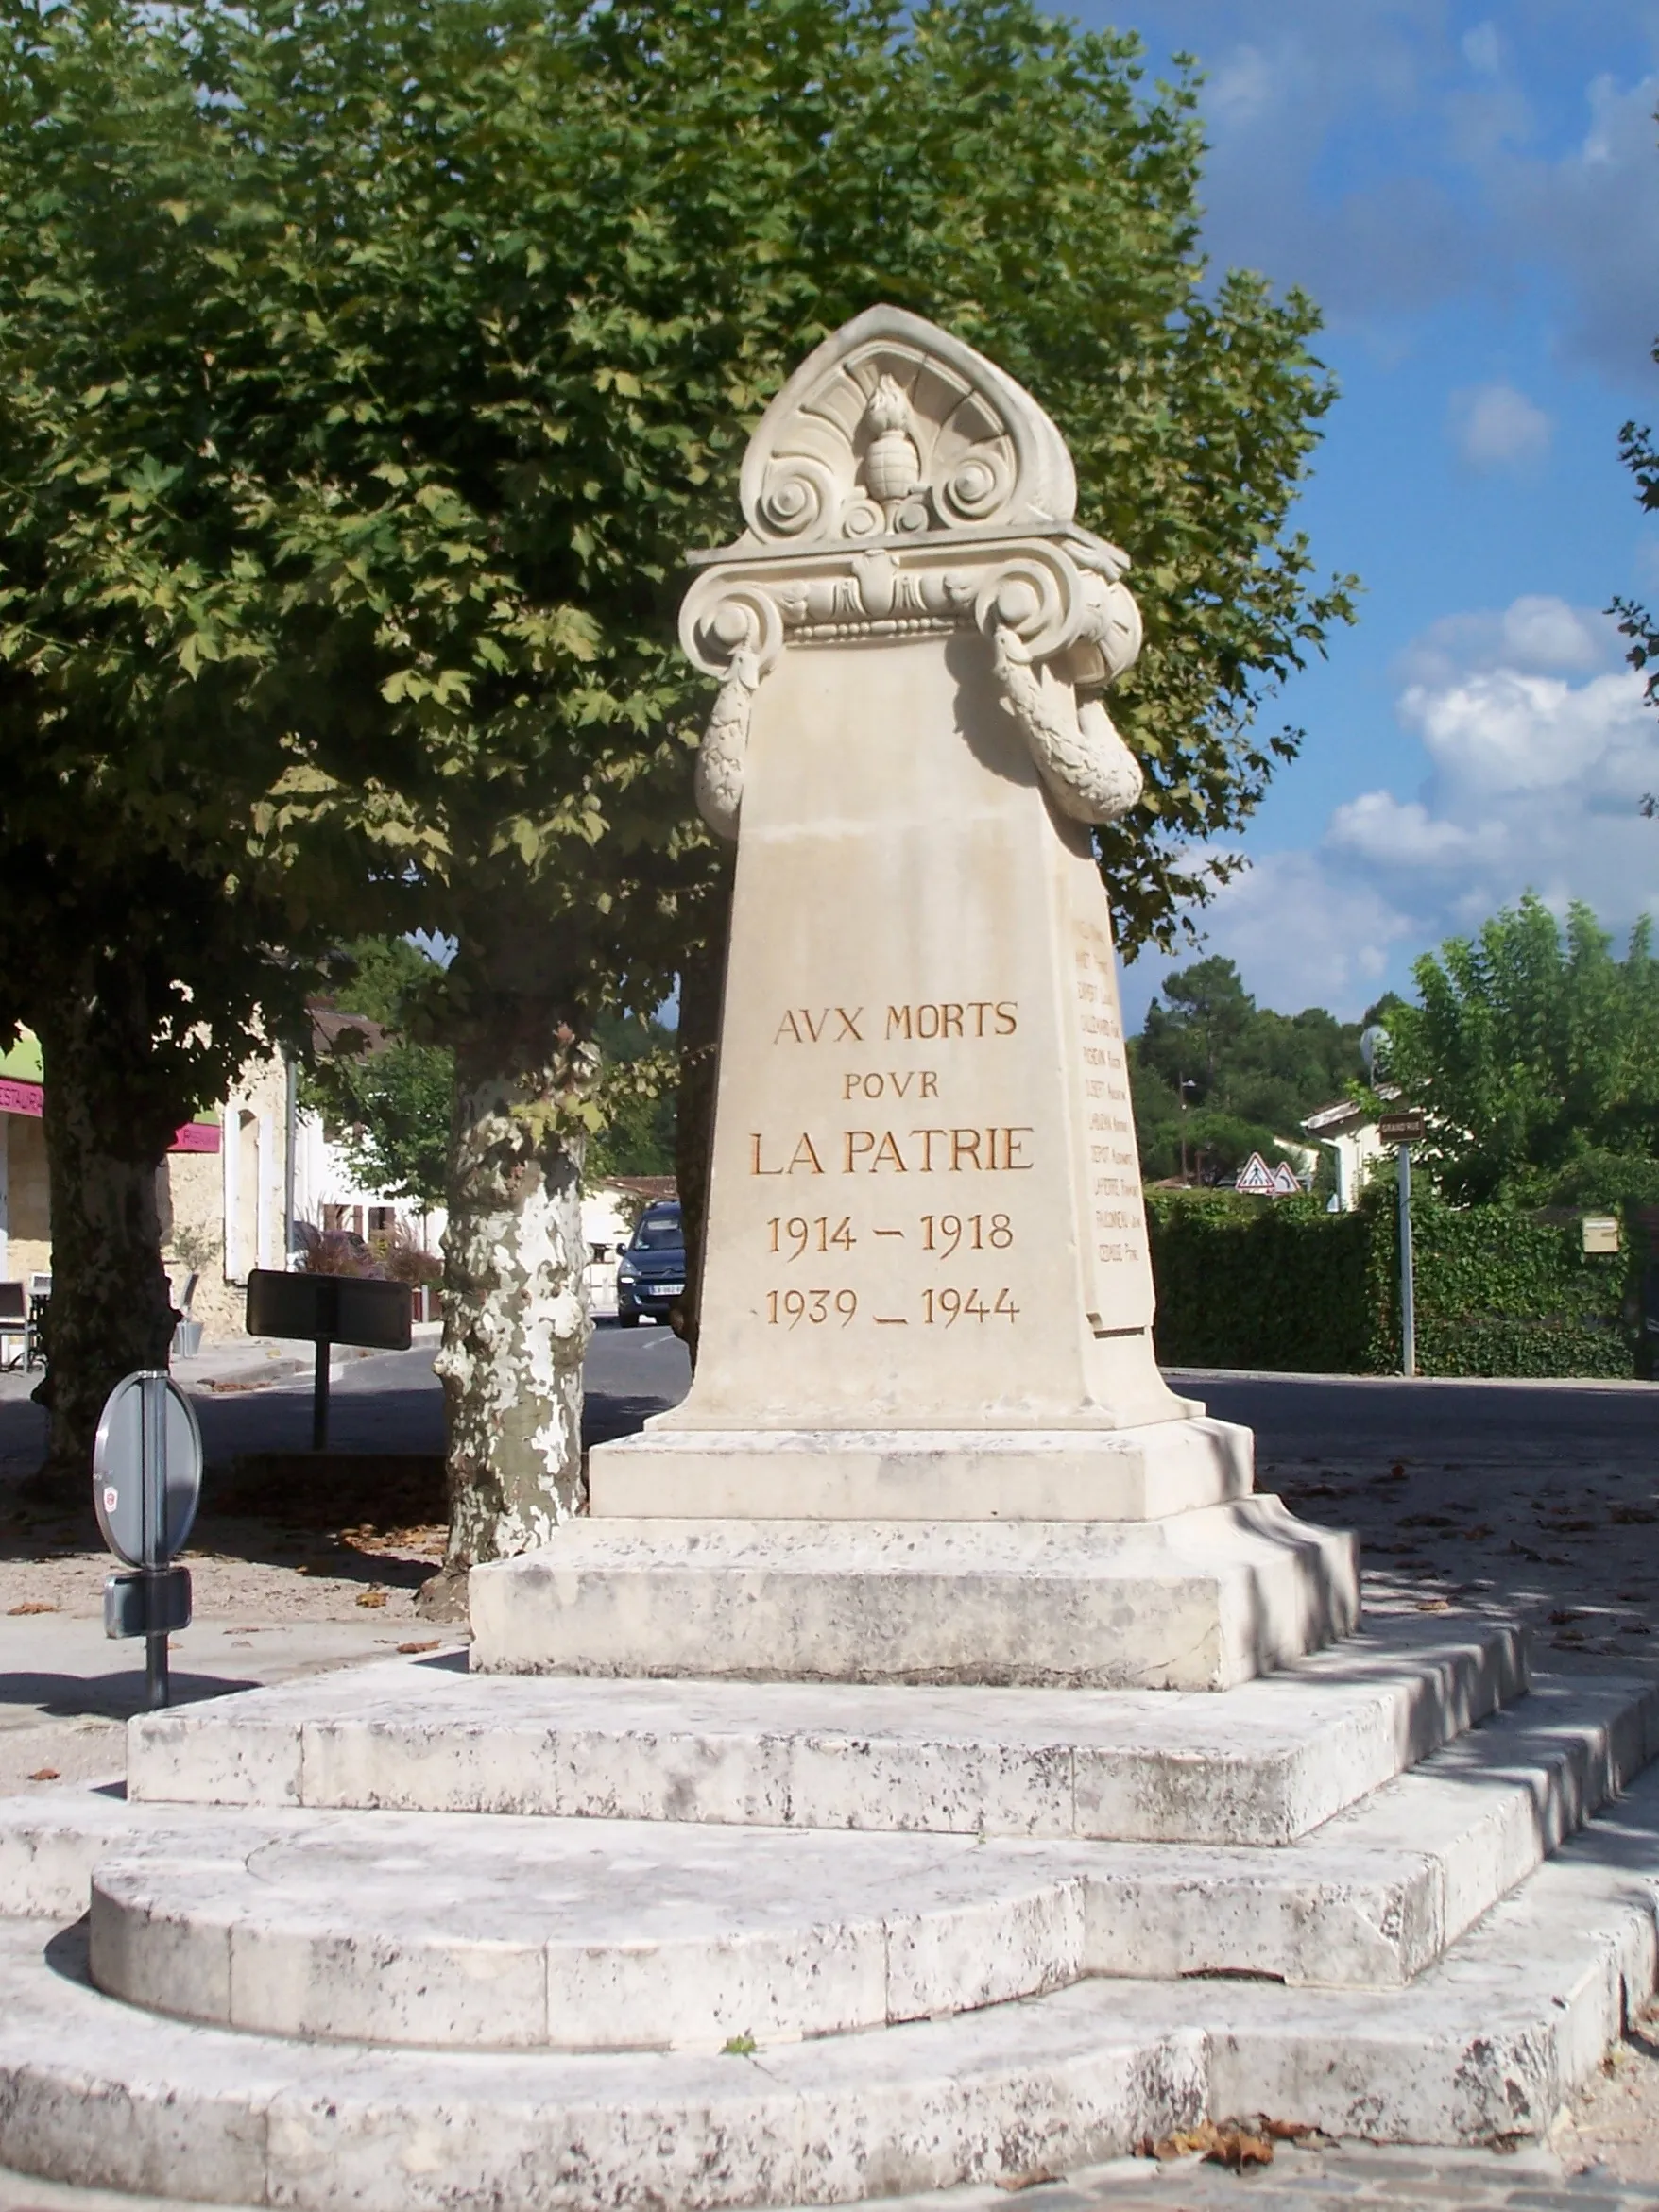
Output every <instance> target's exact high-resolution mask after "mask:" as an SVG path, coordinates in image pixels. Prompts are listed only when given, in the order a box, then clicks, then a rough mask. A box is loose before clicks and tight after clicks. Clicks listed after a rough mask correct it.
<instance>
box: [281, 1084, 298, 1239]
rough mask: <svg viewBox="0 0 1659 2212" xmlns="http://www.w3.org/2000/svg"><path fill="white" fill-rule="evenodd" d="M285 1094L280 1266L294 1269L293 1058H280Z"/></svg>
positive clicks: (295, 1114) (295, 1102)
mask: <svg viewBox="0 0 1659 2212" xmlns="http://www.w3.org/2000/svg"><path fill="white" fill-rule="evenodd" d="M282 1067H283V1072H284V1074H285V1076H286V1078H287V1090H286V1094H285V1096H284V1097H283V1100H282V1265H283V1267H284V1268H292V1267H293V1265H294V1140H295V1136H296V1134H297V1133H298V1131H299V1075H298V1073H297V1071H296V1069H295V1066H294V1055H293V1054H292V1053H291V1052H284V1053H283V1055H282Z"/></svg>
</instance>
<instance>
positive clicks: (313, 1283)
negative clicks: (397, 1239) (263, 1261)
mask: <svg viewBox="0 0 1659 2212" xmlns="http://www.w3.org/2000/svg"><path fill="white" fill-rule="evenodd" d="M414 1303H415V1301H414V1295H413V1293H412V1292H411V1290H410V1288H409V1285H407V1284H406V1283H377V1282H376V1281H374V1279H373V1278H372V1277H371V1276H366V1275H284V1274H282V1272H281V1271H280V1270H279V1269H277V1268H254V1270H253V1272H252V1273H251V1274H250V1275H249V1276H248V1335H249V1336H309V1337H311V1338H313V1339H314V1340H316V1341H325V1342H327V1343H330V1344H361V1345H363V1346H365V1347H366V1348H367V1349H368V1350H369V1351H373V1352H407V1351H408V1349H409V1346H410V1343H411V1341H412V1338H411V1336H410V1320H411V1316H412V1313H413V1310H414Z"/></svg>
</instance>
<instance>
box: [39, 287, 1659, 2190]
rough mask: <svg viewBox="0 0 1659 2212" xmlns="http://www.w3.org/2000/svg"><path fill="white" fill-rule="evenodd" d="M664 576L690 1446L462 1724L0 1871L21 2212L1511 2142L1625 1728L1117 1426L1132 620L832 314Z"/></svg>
mask: <svg viewBox="0 0 1659 2212" xmlns="http://www.w3.org/2000/svg"><path fill="white" fill-rule="evenodd" d="M741 493H742V505H743V529H742V532H741V535H740V536H738V537H737V538H736V540H735V542H734V543H732V544H731V545H730V546H728V547H727V548H725V549H723V550H721V551H720V552H717V553H703V554H697V555H694V556H693V568H694V574H693V582H692V584H691V587H690V589H689V591H688V594H687V597H686V601H685V606H684V616H683V633H682V634H683V638H684V642H685V648H686V651H687V652H688V654H689V655H691V657H692V658H693V661H694V662H695V663H696V664H697V666H698V667H700V668H701V669H703V670H704V671H706V672H708V673H709V674H710V677H712V678H715V679H717V681H718V695H717V698H716V701H715V704H714V706H713V710H712V713H711V716H710V723H709V729H708V735H707V738H706V740H705V742H704V745H703V749H702V753H701V756H700V759H699V763H698V798H699V803H700V805H701V807H702V808H703V811H704V813H705V815H706V817H707V818H708V820H709V822H710V825H712V826H713V827H714V828H715V829H716V830H717V831H718V832H719V833H720V834H721V835H723V836H725V837H727V838H732V839H735V841H736V846H737V858H736V890H735V904H734V910H733V920H732V930H731V940H730V949H729V957H728V964H727V984H726V996H725V1007H724V1017H723V1029H722V1042H721V1056H720V1079H719V1097H718V1106H717V1115H716V1127H715V1138H714V1157H713V1165H712V1177H711V1184H710V1208H709V1219H708V1247H707V1257H706V1265H705V1273H704V1283H703V1306H702V1312H703V1322H702V1344H701V1353H700V1358H699V1362H698V1369H697V1375H696V1380H695V1383H694V1386H693V1389H692V1392H691V1395H690V1396H689V1397H688V1399H687V1400H686V1401H685V1403H684V1404H682V1405H680V1406H679V1407H677V1408H676V1410H675V1411H674V1412H672V1413H670V1414H666V1415H663V1416H659V1417H658V1418H657V1419H656V1420H653V1421H649V1422H648V1423H647V1424H646V1426H645V1428H644V1430H643V1431H642V1432H641V1434H639V1435H638V1436H635V1437H632V1438H627V1439H625V1440H623V1441H620V1442H616V1443H612V1444H607V1445H605V1446H603V1447H601V1448H598V1449H596V1450H595V1451H594V1453H593V1455H592V1459H591V1468H590V1491H591V1495H590V1513H589V1514H588V1515H587V1516H585V1517H583V1518H581V1519H579V1520H577V1521H574V1522H573V1523H568V1524H566V1525H565V1526H563V1527H561V1528H560V1529H559V1530H558V1532H557V1534H556V1539H555V1540H554V1541H553V1542H552V1543H551V1544H549V1545H548V1546H547V1547H546V1548H545V1549H544V1550H541V1551H539V1552H535V1553H530V1554H527V1555H525V1556H523V1557H518V1558H514V1559H511V1560H505V1561H501V1562H497V1563H495V1564H492V1565H490V1566H487V1567H484V1568H481V1569H479V1570H477V1571H475V1573H474V1574H473V1576H472V1578H471V1589H470V1606H471V1617H472V1626H473V1635H474V1640H473V1643H472V1647H471V1652H470V1666H465V1665H463V1664H461V1663H459V1661H458V1660H457V1659H454V1658H453V1657H446V1658H443V1659H437V1660H429V1659H428V1660H423V1659H398V1660H387V1661H385V1662H380V1663H377V1664H375V1665H371V1666H367V1667H363V1668H358V1669H354V1670H352V1671H351V1673H349V1674H346V1675H335V1676H325V1677H320V1678H316V1677H314V1678H312V1679H309V1680H303V1681H299V1682H295V1683H290V1684H285V1685H282V1686H280V1687H277V1688H272V1689H267V1690H262V1691H257V1692H253V1693H248V1694H245V1695H240V1696H231V1697H225V1698H221V1699H217V1700H214V1701H212V1702H210V1703H207V1704H203V1705H199V1706H196V1707H191V1708H186V1709H184V1710H176V1711H171V1712H163V1713H156V1714H149V1715H145V1717H143V1718H141V1719H138V1720H135V1721H133V1722H132V1723H131V1724H130V1725H129V1727H128V1785H127V1793H126V1796H125V1798H122V1797H120V1796H117V1795H111V1794H110V1793H107V1792H99V1791H92V1790H75V1789H69V1788H64V1789H61V1790H57V1791H41V1792H37V1793H36V1794H35V1795H32V1796H30V1797H29V1798H28V1799H27V1800H26V1801H24V1800H16V1801H12V1802H11V1803H9V1804H6V1805H4V1806H0V2163H4V2164H6V2165H9V2166H12V2167H16V2168H20V2169H23V2170H25V2171H26V2172H28V2173H31V2174H36V2175H41V2176H44V2177H48V2178H51V2179H55V2180H61V2181H69V2182H77V2183H82V2184H90V2185H96V2186H103V2187H106V2188H113V2189H118V2190H128V2191H153V2192H165V2193H168V2194H171V2195H182V2196H186V2197H192V2198H197V2199H200V2200H204V2201H208V2202H211V2203H220V2204H231V2205H243V2204H246V2205H252V2204H282V2205H287V2206H291V2207H298V2208H301V2212H346V2208H348V2207H350V2208H352V2212H426V2208H433V2212H436V2208H439V2207H458V2206H462V2205H486V2204H487V2205H492V2206H496V2207H499V2208H500V2212H519V2208H522V2212H542V2208H544V2207H545V2208H548V2212H553V2208H555V2207H557V2208H561V2212H565V2208H568V2212H610V2208H612V2207H616V2208H621V2207H626V2206H633V2205H640V2206H657V2207H687V2208H693V2212H694V2208H701V2207H713V2206H723V2205H754V2206H764V2205H795V2204H822V2203H849V2202H855V2201H858V2200H861V2199H865V2198H875V2197H881V2196H883V2195H890V2194H894V2193H897V2192H903V2191H911V2190H919V2189H926V2188H931V2187H943V2186H949V2185H950V2184H953V2183H956V2182H960V2181H966V2180H977V2181H984V2180H1009V2181H1013V2180H1016V2179H1018V2178H1019V2177H1028V2178H1029V2177H1030V2176H1032V2175H1033V2174H1035V2173H1038V2172H1046V2173H1051V2174H1059V2173H1064V2172H1067V2171H1069V2170H1071V2169H1076V2168H1078V2167H1080V2166H1083V2165H1086V2164H1088V2163H1089V2162H1091V2161H1098V2160H1102V2159H1105V2158H1109V2157H1113V2156H1116V2155H1118V2154H1120V2153H1122V2152H1127V2151H1131V2150H1134V2149H1136V2148H1137V2146H1140V2145H1142V2144H1144V2143H1146V2142H1147V2141H1148V2139H1149V2138H1150V2139H1151V2140H1153V2141H1156V2140H1158V2139H1160V2138H1162V2137H1164V2136H1167V2135H1170V2134H1172V2133H1173V2132H1175V2131H1177V2130H1180V2129H1184V2128H1189V2127H1191V2126H1193V2125H1194V2124H1195V2123H1197V2122H1198V2121H1199V2120H1201V2119H1202V2118H1206V2117H1207V2118H1212V2119H1216V2120H1221V2119H1223V2118H1248V2117H1251V2116H1255V2115H1258V2114H1266V2115H1272V2116H1274V2117H1275V2118H1278V2119H1281V2120H1284V2121H1289V2122H1292V2123H1296V2124H1298V2125H1300V2126H1301V2127H1304V2128H1318V2129H1322V2130H1324V2131H1325V2132H1326V2133H1328V2134H1330V2135H1337V2136H1344V2135H1346V2136H1360V2137H1365V2138H1369V2139H1372V2140H1377V2141H1384V2142H1419V2143H1429V2144H1455V2143H1479V2142H1488V2141H1493V2140H1503V2141H1510V2140H1513V2139H1515V2138H1519V2137H1526V2136H1530V2135H1541V2134H1542V2133H1544V2132H1545V2131H1546V2130H1547V2129H1548V2126H1549V2124H1550V2122H1551V2120H1552V2118H1554V2116H1555V2114H1556V2112H1557V2110H1558V2109H1559V2107H1560V2105H1561V2103H1562V2101H1563V2100H1564V2099H1565V2096H1566V2095H1567V2094H1568V2093H1569V2092H1570V2091H1571V2090H1572V2089H1573V2087H1574V2086H1575V2085H1576V2084H1578V2083H1579V2082H1580V2081H1582V2079H1583V2078H1584V2077H1585V2076H1586V2075H1587V2074H1588V2073H1589V2072H1590V2071H1591V2070H1592V2069H1593V2068H1594V2067H1596V2065H1597V2064H1598V2062H1599V2059H1600V2057H1601V2055H1602V2053H1603V2051H1604V2050H1605V2049H1606V2048H1607V2046H1608V2044H1609V2043H1610V2042H1611V2041H1612V2040H1613V2039H1614V2038H1616V2036H1617V2034H1618V2033H1619V2032H1620V2028H1621V2024H1622V2021H1623V2019H1624V2018H1625V2017H1626V2016H1627V2015H1628V2014H1631V2013H1633V2012H1634V2011H1635V2010H1636V2009H1637V2008H1638V2006H1639V2004H1640V2002H1641V2001H1642V2000H1643V1999H1645V1998H1646V1996H1647V1995H1648V1993H1649V1992H1650V1990H1651V1988H1652V1986H1653V1982H1654V1970H1655V1945H1654V1889H1655V1881H1656V1879H1659V1847H1656V1833H1655V1831H1656V1828H1659V1789H1656V1788H1655V1784H1654V1781H1653V1780H1652V1778H1650V1777H1646V1776H1644V1775H1643V1773H1642V1769H1643V1768H1644V1766H1645V1765H1646V1763H1647V1761H1649V1759H1650V1756H1651V1754H1652V1753H1653V1751H1654V1750H1655V1748H1656V1747H1659V1699H1656V1694H1655V1693H1654V1691H1653V1690H1652V1689H1651V1688H1650V1686H1649V1685H1648V1684H1647V1683H1646V1682H1645V1681H1642V1680H1632V1679H1626V1678H1622V1677H1617V1676H1598V1675H1592V1674H1584V1673H1579V1674H1575V1675H1573V1676H1568V1677H1564V1678H1559V1679H1550V1678H1548V1677H1544V1676H1540V1677H1539V1678H1537V1679H1536V1680H1534V1679H1532V1678H1531V1676H1530V1672H1529V1659H1528V1652H1527V1648H1526V1642H1525V1639H1524V1637H1523V1636H1522V1635H1521V1633H1520V1632H1519V1631H1518V1630H1516V1629H1514V1628H1512V1627H1509V1626H1506V1625H1503V1624H1502V1623H1498V1622H1494V1621H1491V1620H1486V1619H1474V1618H1470V1619H1464V1618H1460V1617H1459V1616H1458V1615H1457V1614H1455V1613H1450V1612H1445V1611H1437V1612H1420V1611H1418V1610H1416V1609H1414V1608H1413V1609H1408V1610H1405V1611H1402V1612H1396V1613H1388V1614H1382V1615H1379V1616H1377V1617H1368V1618H1366V1619H1365V1620H1363V1621H1362V1620H1361V1618H1360V1601H1359V1562H1358V1559H1357V1557H1356V1554H1355V1545H1354V1542H1353V1540H1352V1539H1351V1538H1349V1537H1347V1536H1345V1535H1343V1534H1341V1533H1339V1532H1333V1531H1328V1530H1325V1529H1321V1528H1317V1527H1313V1526H1310V1525H1308V1523H1303V1522H1300V1521H1298V1520H1296V1519H1295V1518H1293V1517H1292V1516H1291V1514H1290V1513H1288V1512H1287V1511H1286V1510H1285V1509H1284V1507H1283V1506H1281V1505H1280V1504H1279V1503H1278V1502H1277V1501H1276V1500H1274V1499H1273V1498H1271V1497H1264V1496H1261V1495H1258V1494H1257V1492H1256V1490H1255V1489H1254V1470H1253V1455H1252V1439H1251V1437H1250V1436H1249V1434H1248V1432H1246V1431H1244V1430H1242V1429H1240V1428H1238V1427H1235V1426H1232V1425H1229V1424H1227V1423H1225V1422H1222V1421H1214V1420H1211V1419H1210V1418H1208V1417H1207V1416H1206V1413H1205V1410H1204V1408H1203V1406H1202V1405H1201V1404H1197V1403H1194V1402H1193V1401H1190V1400H1188V1399H1185V1398H1182V1397H1178V1396H1177V1395H1175V1394H1174V1393H1173V1392H1172V1391H1171V1389H1170V1388H1169V1387H1167V1385H1166V1384H1165V1382H1164V1380H1163V1378H1162V1377H1161V1375H1160V1373H1159V1371H1158V1369H1157V1366H1156V1363H1155V1360H1154V1350H1153V1338H1152V1319H1153V1286H1152V1280H1151V1275H1150V1271H1149V1268H1148V1260H1147V1246H1146V1236H1145V1231H1144V1223H1143V1218H1142V1205H1141V1192H1140V1181H1139V1170H1138V1165H1137V1158H1136V1149H1135V1138H1134V1131H1133V1123H1132V1118H1131V1115H1130V1106H1129V1096H1128V1077H1127V1069H1126V1063H1125V1052H1124V1045H1123V1038H1122V1031H1121V1026H1120V1016H1119V1006H1118V988H1117V977H1116V969H1115V960H1114V952H1113V945H1112V933H1111V921H1110V915H1109V910H1108V906H1107V900H1106V894H1105V892H1104V890H1103V886H1102V882H1101V878H1100V874H1099V869H1098V866H1097V863H1096V860H1095V857H1094V852H1093V846H1092V842H1091V836H1090V828H1089V825H1091V824H1093V823H1098V822H1103V821H1106V820H1109V819H1111V818H1113V817H1114V816H1116V815H1119V814H1121V813H1123V812H1124V811H1125V810H1127V809H1128V808H1131V807H1132V806H1133V805H1134V804H1135V801H1136V798H1137V792H1138V791H1139V785H1140V778H1139V772H1138V770H1137V764H1136V761H1135V759H1134V757H1133V755H1132V753H1131V751H1130V750H1129V748H1128V747H1126V746H1125V744H1124V743H1123V741H1122V740H1121V739H1120V736H1119V735H1118V732H1117V730H1116V729H1115V728H1114V725H1113V723H1112V720H1111V715H1110V709H1109V704H1108V702H1109V697H1110V689H1111V685H1112V683H1113V680H1114V679H1115V678H1117V677H1119V676H1120V675H1121V674H1123V672H1125V671H1126V670H1127V669H1128V668H1129V667H1130V666H1131V665H1132V664H1133V662H1134V660H1135V657H1136V655H1137V650H1138V646H1139V642H1140V622H1139V615H1138V613H1137V606H1136V603H1135V599H1134V596H1133V582H1134V570H1133V568H1132V567H1131V563H1130V556H1131V555H1132V554H1133V551H1134V549H1133V548H1130V549H1129V552H1128V553H1122V552H1120V551H1119V550H1118V549H1116V548H1115V547H1113V546H1110V545H1107V544H1105V543H1103V541H1102V540H1100V539H1099V538H1097V537H1095V536H1091V535H1090V534H1089V533H1087V532H1086V531H1085V530H1083V529H1081V528H1080V527H1079V526H1078V525H1077V523H1076V521H1075V519H1074V514H1075V496H1076V491H1075V485H1074V481H1073V475H1072V468H1071V464H1070V460H1069V455H1068V452H1067V450H1066V447H1065V445H1064V443H1063V441H1062V439H1061V437H1060V435H1059V434H1058V432H1057V431H1056V429H1055V427H1054V425H1053V424H1052V422H1051V421H1050V420H1049V419H1048V417H1046V416H1045V415H1044V413H1043V412H1042V409H1041V408H1040V406H1039V405H1038V404H1037V403H1036V401H1035V400H1034V399H1033V398H1032V397H1031V396H1030V395H1029V394H1027V393H1026V392H1024V391H1022V390H1021V389H1020V388H1019V387H1018V385H1017V384H1015V383H1012V382H1011V381H1010V379H1009V378H1008V377H1006V376H1005V375H1004V374H1002V373H1001V371H1000V370H999V369H998V368H997V367H996V366H994V365H993V364H992V363H990V362H989V361H986V360H984V359H983V358H982V357H981V356H980V355H978V354H977V353H975V352H973V351H971V350H970V349H967V348H966V347H965V346H964V345H962V344H960V343H959V342H958V341H956V340H954V339H953V338H951V337H949V335H948V334H947V333H945V332H942V331H939V330H936V329H933V328H932V327H931V326H930V325H928V324H927V323H925V322H922V321H919V320H918V319H916V318H915V316H913V315H907V314H902V313H899V312H898V311H896V310H894V309H890V308H882V307H878V308H874V309H872V310H870V311H869V312H868V313H867V314H865V315H861V316H859V317H858V318H857V319H856V320H855V321H853V322H852V323H850V324H848V325H847V327H846V328H845V329H843V330H842V331H840V332H837V333H836V334H835V335H834V336H833V337H831V338H830V340H828V341H827V342H826V344H825V345H823V346H822V347H821V348H820V349H818V350H817V351H816V352H815V353H814V354H813V355H812V357H811V358H810V359H809V360H808V361H807V362H805V363H804V364H803V365H802V366H801V367H800V368H799V369H798V370H797V371H796V373H795V376H794V377H793V378H792V379H791V381H790V382H789V383H788V384H787V385H786V386H785V387H784V389H783V390H782V391H781V392H780V393H779V395H778V399H777V400H775V401H774V403H773V405H772V406H771V408H770V409H769V410H768V412H767V414H766V416H765V418H764V420H763V421H762V422H761V426H760V428H759V430H758V431H757V433H756V434H755V437H754V440H753V442H752V444H751V446H750V448H749V451H748V454H747V457H746V460H745V462H744V470H743V478H742V486H741Z"/></svg>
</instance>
